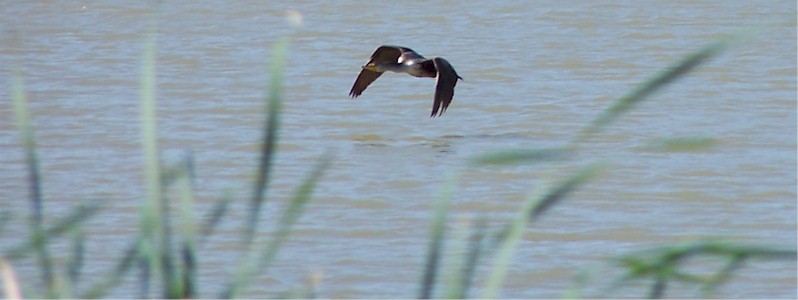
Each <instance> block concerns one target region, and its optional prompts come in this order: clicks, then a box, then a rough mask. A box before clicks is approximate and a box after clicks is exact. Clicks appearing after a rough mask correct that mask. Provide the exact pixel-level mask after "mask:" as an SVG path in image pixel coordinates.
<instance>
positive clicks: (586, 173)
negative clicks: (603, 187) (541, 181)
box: [528, 163, 604, 221]
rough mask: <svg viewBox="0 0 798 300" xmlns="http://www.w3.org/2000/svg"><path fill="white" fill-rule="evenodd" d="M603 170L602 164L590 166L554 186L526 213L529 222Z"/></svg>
mask: <svg viewBox="0 0 798 300" xmlns="http://www.w3.org/2000/svg"><path fill="white" fill-rule="evenodd" d="M603 168H604V164H601V163H594V164H591V165H589V166H587V167H584V168H582V169H581V170H579V171H578V172H576V173H574V174H573V175H571V176H569V177H568V178H567V179H565V180H564V181H562V182H560V183H558V184H557V185H555V188H554V189H552V190H550V191H548V192H547V193H546V194H545V195H543V197H542V198H540V199H539V200H537V202H536V203H535V205H534V206H532V208H531V210H530V211H529V212H528V214H529V220H530V221H535V220H537V218H538V217H540V216H541V215H542V214H543V213H545V212H546V211H547V210H548V209H549V208H551V207H552V206H553V205H554V204H555V203H557V202H559V201H560V200H562V199H564V198H565V196H566V195H568V194H570V193H571V192H573V191H574V190H576V188H578V187H579V186H581V185H582V184H584V183H585V182H587V181H588V180H590V179H591V178H593V177H595V176H596V175H597V174H598V173H599V172H600V171H601V170H602V169H603Z"/></svg>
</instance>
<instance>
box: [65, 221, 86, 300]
mask: <svg viewBox="0 0 798 300" xmlns="http://www.w3.org/2000/svg"><path fill="white" fill-rule="evenodd" d="M71 232H72V234H71V235H72V247H71V249H70V254H71V255H70V256H69V259H68V260H67V263H66V267H67V278H66V279H67V281H68V286H70V287H71V288H72V292H73V293H74V292H75V290H76V289H77V287H78V283H79V282H80V275H81V273H80V271H81V269H82V268H83V261H84V253H85V244H86V239H85V236H84V234H83V229H82V228H80V227H75V228H73V229H72V230H71ZM72 297H74V296H72Z"/></svg>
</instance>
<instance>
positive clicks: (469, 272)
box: [453, 218, 488, 299]
mask: <svg viewBox="0 0 798 300" xmlns="http://www.w3.org/2000/svg"><path fill="white" fill-rule="evenodd" d="M487 228H488V220H487V219H485V218H479V220H477V224H476V226H475V230H474V231H473V234H472V235H471V237H470V238H469V246H468V253H467V255H466V262H465V265H464V268H463V272H462V273H463V274H462V277H461V278H460V279H461V283H460V291H458V293H457V294H455V295H453V296H454V297H453V298H457V299H464V298H467V297H468V291H469V290H470V289H471V282H473V280H474V274H476V271H477V267H478V266H479V262H480V259H481V258H482V253H483V250H484V249H485V241H486V239H485V237H486V234H487Z"/></svg>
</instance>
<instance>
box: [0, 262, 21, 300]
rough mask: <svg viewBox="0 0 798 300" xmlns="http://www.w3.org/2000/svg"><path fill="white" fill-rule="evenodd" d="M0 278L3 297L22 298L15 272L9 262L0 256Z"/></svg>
mask: <svg viewBox="0 0 798 300" xmlns="http://www.w3.org/2000/svg"><path fill="white" fill-rule="evenodd" d="M0 279H2V281H3V298H5V299H23V298H22V292H21V291H22V289H21V288H20V285H19V280H17V274H16V272H14V268H13V267H11V264H10V263H9V262H8V261H6V260H5V259H3V258H2V257H0Z"/></svg>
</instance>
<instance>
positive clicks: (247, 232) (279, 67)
mask: <svg viewBox="0 0 798 300" xmlns="http://www.w3.org/2000/svg"><path fill="white" fill-rule="evenodd" d="M288 42H289V40H288V38H283V39H281V40H279V41H278V42H277V44H276V45H275V46H274V48H273V50H272V51H273V54H272V59H271V70H270V74H269V76H270V78H271V82H270V85H269V92H268V98H267V108H266V114H267V116H266V120H265V122H264V125H263V140H262V141H261V152H260V161H259V164H258V173H257V174H256V181H255V190H254V191H253V192H252V200H251V203H250V210H249V217H248V218H247V220H246V223H245V226H244V242H245V244H247V245H248V244H250V243H251V242H252V239H253V237H254V234H255V232H256V231H257V228H258V221H259V218H260V210H261V207H262V206H263V203H264V202H265V200H266V188H267V187H268V185H269V179H270V176H271V170H272V164H273V161H274V156H275V155H276V153H277V138H278V133H279V129H280V113H281V111H282V106H283V100H282V94H283V76H284V74H283V73H284V72H283V68H284V65H285V60H286V53H287V52H288Z"/></svg>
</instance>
